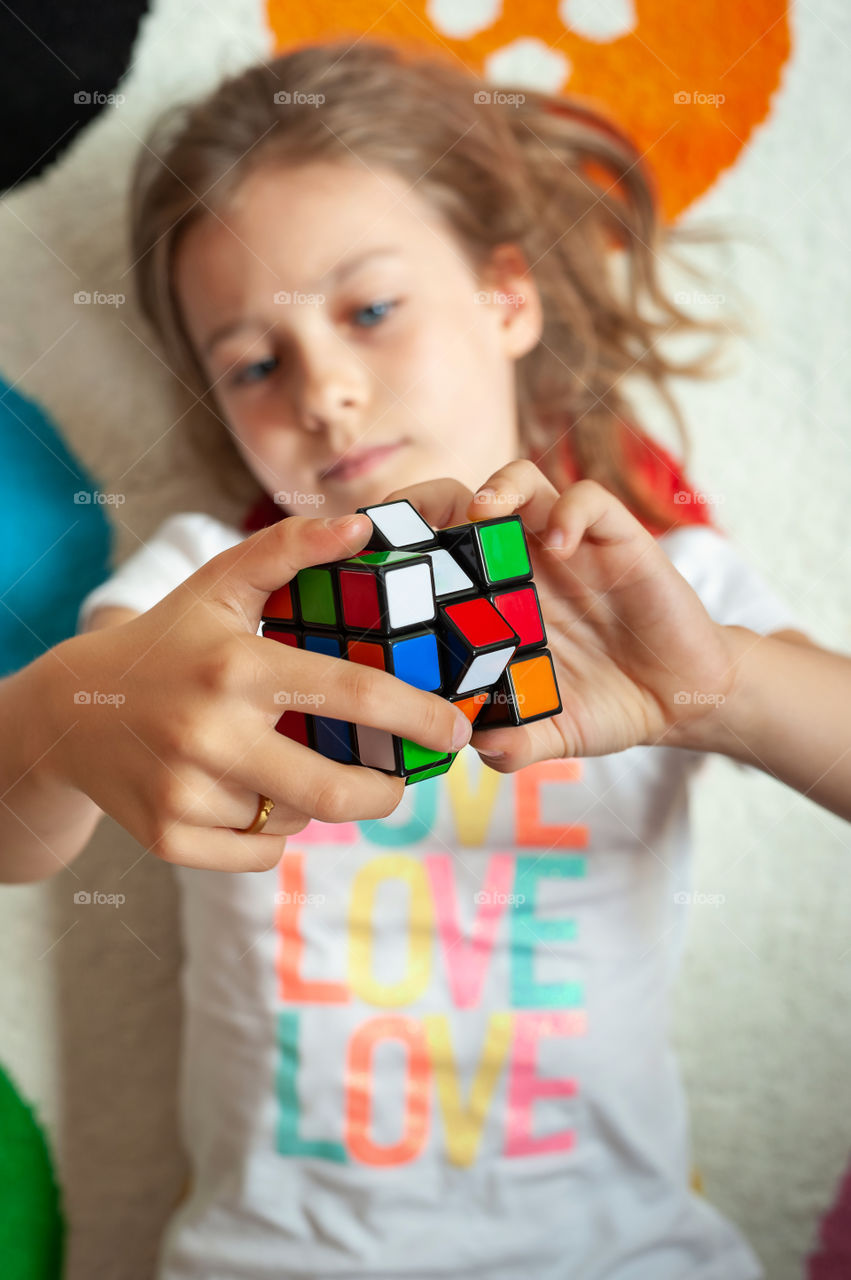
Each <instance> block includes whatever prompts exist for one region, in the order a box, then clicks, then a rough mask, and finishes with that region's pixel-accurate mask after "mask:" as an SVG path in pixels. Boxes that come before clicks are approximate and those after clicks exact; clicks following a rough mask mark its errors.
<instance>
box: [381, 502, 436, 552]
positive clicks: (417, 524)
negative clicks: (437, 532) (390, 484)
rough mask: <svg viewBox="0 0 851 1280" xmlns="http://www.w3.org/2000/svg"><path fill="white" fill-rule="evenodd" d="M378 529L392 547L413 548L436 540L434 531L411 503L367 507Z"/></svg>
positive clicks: (390, 503)
mask: <svg viewBox="0 0 851 1280" xmlns="http://www.w3.org/2000/svg"><path fill="white" fill-rule="evenodd" d="M366 514H367V515H368V516H369V518H370V520H371V521H372V523H373V524H374V525H375V527H376V529H378V530H380V532H381V533H383V534H384V537H385V538H386V539H387V541H388V542H389V543H390V546H391V547H399V548H401V549H404V548H405V547H413V546H416V545H417V544H418V543H421V542H429V541H432V540H433V539H434V530H433V529H432V527H431V525H430V524H427V523H426V521H425V520H423V518H422V516H421V515H420V513H419V511H417V510H415V508H414V507H412V506H411V504H410V502H389V503H388V504H387V506H386V507H367V511H366Z"/></svg>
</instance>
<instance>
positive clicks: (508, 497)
mask: <svg viewBox="0 0 851 1280" xmlns="http://www.w3.org/2000/svg"><path fill="white" fill-rule="evenodd" d="M557 498H558V490H557V489H556V488H555V486H554V485H552V484H551V483H550V481H549V480H548V479H547V478H546V476H545V475H544V474H543V472H541V471H540V470H539V469H538V467H536V466H535V464H534V462H530V461H529V460H528V458H518V459H517V460H516V461H514V462H509V463H507V464H506V465H505V466H504V467H500V468H499V470H498V471H495V472H494V473H493V475H492V476H490V477H489V478H488V479H487V480H486V481H485V483H484V484H483V485H482V487H481V488H480V489H479V490H478V492H477V493H476V494H474V496H473V498H472V499H471V501H470V505H469V507H468V508H467V510H466V511H465V513H464V516H463V517H462V518H463V519H466V520H470V521H479V520H492V519H493V518H494V517H495V516H508V515H514V514H517V515H519V516H520V518H521V520H522V521H523V524H524V526H525V528H526V529H527V530H528V531H529V532H530V533H532V534H538V533H540V531H541V530H542V529H544V528H546V525H547V520H548V518H549V514H550V510H551V508H552V505H553V503H554V502H555V500H556V499H557Z"/></svg>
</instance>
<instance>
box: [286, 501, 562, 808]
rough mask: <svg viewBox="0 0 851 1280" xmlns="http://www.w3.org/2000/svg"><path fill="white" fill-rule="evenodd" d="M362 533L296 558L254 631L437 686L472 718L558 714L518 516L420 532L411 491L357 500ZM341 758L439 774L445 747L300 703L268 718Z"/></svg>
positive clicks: (491, 720)
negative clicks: (344, 545) (309, 558)
mask: <svg viewBox="0 0 851 1280" xmlns="http://www.w3.org/2000/svg"><path fill="white" fill-rule="evenodd" d="M358 510H359V511H361V512H363V513H365V514H366V515H368V516H369V518H370V520H371V521H372V526H373V533H372V536H371V538H370V540H369V542H368V543H367V546H366V548H365V549H364V551H362V552H361V554H360V555H357V556H352V557H350V558H349V559H347V560H340V561H337V562H335V563H333V564H323V565H316V566H314V567H312V568H308V569H301V570H300V571H299V573H298V574H297V575H296V576H295V578H294V579H293V580H292V582H289V583H287V585H286V586H283V587H281V588H280V589H279V590H277V591H274V592H273V593H272V594H271V595H270V596H269V598H268V599H267V601H266V604H265V607H264V609H263V628H262V634H263V635H264V636H267V637H268V638H270V639H273V640H277V641H279V642H281V643H283V644H289V645H293V646H295V647H298V648H302V649H307V650H310V651H313V652H314V653H324V654H326V655H327V656H328V657H331V658H346V659H348V661H349V662H360V663H363V664H364V665H366V666H370V667H375V668H377V669H378V670H379V671H389V672H390V673H391V674H392V675H395V676H397V677H398V678H399V679H400V680H405V681H407V683H408V684H412V685H415V686H416V687H417V688H418V689H425V690H428V691H431V692H433V693H438V694H441V695H442V696H443V697H445V698H448V699H449V700H450V701H451V702H453V703H455V705H456V706H458V707H459V708H460V710H461V711H463V712H464V714H465V715H466V716H467V717H468V719H469V720H470V721H471V723H474V724H476V725H477V726H479V727H483V728H484V727H487V728H494V727H496V726H500V725H521V724H529V723H531V722H532V721H534V720H542V719H544V718H545V717H547V716H554V715H557V714H558V712H559V711H561V699H560V697H559V692H558V685H557V683H556V676H555V669H554V667H553V660H552V656H551V655H550V652H549V650H548V649H547V648H546V640H547V638H546V632H545V630H544V621H543V617H542V615H541V608H540V604H539V602H538V595H537V592H536V590H535V584H534V583H533V581H532V565H531V562H530V559H529V550H528V547H527V545H526V537H525V534H524V532H523V525H522V524H521V522H520V518H519V516H516V515H511V516H501V517H497V518H496V519H492V520H482V521H480V522H478V523H476V524H463V525H456V526H454V527H452V528H449V529H432V528H431V526H430V525H429V524H428V523H427V522H426V521H425V520H424V519H423V518H422V516H421V515H420V514H419V512H418V511H416V510H415V509H414V507H412V506H411V504H410V503H409V502H406V501H401V502H386V503H382V504H380V505H378V506H374V507H359V508H358ZM275 727H276V728H277V730H278V731H279V732H280V733H282V734H284V735H285V736H286V737H288V738H292V739H293V740H294V741H296V742H300V743H302V744H303V745H304V746H309V747H312V748H313V749H314V750H316V751H319V752H321V753H322V755H325V756H328V757H330V758H331V759H333V760H339V761H341V762H343V763H347V764H362V765H366V766H368V767H369V768H372V769H380V770H382V771H384V772H386V773H392V774H395V775H396V776H397V777H403V778H404V779H405V782H406V784H407V783H410V782H419V781H420V780H421V779H423V778H431V777H434V776H435V775H436V774H440V773H445V772H446V770H447V769H448V768H449V767H450V765H451V764H452V761H453V760H454V758H455V755H456V754H457V752H449V753H447V754H443V753H441V752H438V751H431V750H429V749H427V748H426V747H423V746H420V745H419V744H418V743H416V742H412V741H411V740H409V739H408V738H402V737H397V736H396V735H394V734H391V733H388V732H387V731H385V730H382V729H375V728H372V727H370V726H368V725H360V724H348V723H347V722H345V721H343V720H337V719H335V718H333V717H331V716H323V715H318V714H316V713H315V712H310V711H308V710H306V709H305V707H304V706H301V707H299V706H292V707H290V708H289V709H288V710H286V711H284V713H283V715H282V716H281V717H280V719H279V720H278V723H277V725H276V726H275Z"/></svg>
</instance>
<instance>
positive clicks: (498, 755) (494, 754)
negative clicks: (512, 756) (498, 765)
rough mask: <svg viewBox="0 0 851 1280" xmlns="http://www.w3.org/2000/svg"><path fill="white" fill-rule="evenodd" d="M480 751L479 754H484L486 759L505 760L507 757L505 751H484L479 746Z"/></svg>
mask: <svg viewBox="0 0 851 1280" xmlns="http://www.w3.org/2000/svg"><path fill="white" fill-rule="evenodd" d="M478 751H479V755H480V756H484V758H485V760H503V759H504V758H505V752H504V751H484V750H483V749H482V748H481V747H479V748H478Z"/></svg>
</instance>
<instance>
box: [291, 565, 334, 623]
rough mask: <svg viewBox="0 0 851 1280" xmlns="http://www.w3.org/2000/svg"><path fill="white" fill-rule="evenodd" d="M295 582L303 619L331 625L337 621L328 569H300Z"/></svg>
mask: <svg viewBox="0 0 851 1280" xmlns="http://www.w3.org/2000/svg"><path fill="white" fill-rule="evenodd" d="M296 582H297V583H298V599H299V604H300V605H301V616H302V618H303V620H304V621H305V622H320V623H324V624H325V626H328V627H333V626H334V625H335V624H336V621H337V610H336V608H335V606H334V585H333V583H332V581H331V571H330V569H300V570H299V572H298V574H297V576H296Z"/></svg>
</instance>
